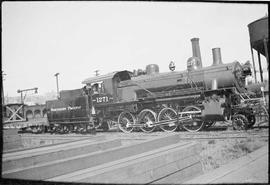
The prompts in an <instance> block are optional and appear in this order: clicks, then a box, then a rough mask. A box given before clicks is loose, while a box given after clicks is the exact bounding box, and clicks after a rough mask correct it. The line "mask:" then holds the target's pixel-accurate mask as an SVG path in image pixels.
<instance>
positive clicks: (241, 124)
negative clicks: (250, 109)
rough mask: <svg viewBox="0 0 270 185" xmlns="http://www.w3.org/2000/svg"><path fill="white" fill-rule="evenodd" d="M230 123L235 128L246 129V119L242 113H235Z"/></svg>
mask: <svg viewBox="0 0 270 185" xmlns="http://www.w3.org/2000/svg"><path fill="white" fill-rule="evenodd" d="M232 125H233V128H234V129H235V130H246V129H247V127H248V120H247V118H246V117H245V116H244V115H242V114H235V115H234V116H233V119H232Z"/></svg>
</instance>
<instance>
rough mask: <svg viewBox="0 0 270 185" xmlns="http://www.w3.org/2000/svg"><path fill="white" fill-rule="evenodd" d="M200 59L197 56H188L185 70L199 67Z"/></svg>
mask: <svg viewBox="0 0 270 185" xmlns="http://www.w3.org/2000/svg"><path fill="white" fill-rule="evenodd" d="M200 64H201V61H200V59H199V58H198V57H190V58H189V59H188V60H187V70H188V71H193V70H196V69H198V68H199V67H200Z"/></svg>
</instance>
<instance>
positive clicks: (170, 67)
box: [169, 61, 175, 71]
mask: <svg viewBox="0 0 270 185" xmlns="http://www.w3.org/2000/svg"><path fill="white" fill-rule="evenodd" d="M169 69H170V70H171V71H174V70H175V64H174V62H173V61H171V62H170V64H169Z"/></svg>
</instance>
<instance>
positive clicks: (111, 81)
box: [82, 71, 131, 104]
mask: <svg viewBox="0 0 270 185" xmlns="http://www.w3.org/2000/svg"><path fill="white" fill-rule="evenodd" d="M130 79H131V72H129V71H118V72H113V73H109V74H106V75H100V76H95V77H91V78H88V79H86V80H84V81H83V82H82V83H83V84H86V85H87V86H89V87H91V89H92V90H91V92H92V93H91V95H92V101H93V103H94V104H106V103H111V102H117V101H118V94H117V87H118V85H119V83H120V82H121V81H126V80H130Z"/></svg>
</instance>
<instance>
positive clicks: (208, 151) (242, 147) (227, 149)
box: [200, 138, 268, 172]
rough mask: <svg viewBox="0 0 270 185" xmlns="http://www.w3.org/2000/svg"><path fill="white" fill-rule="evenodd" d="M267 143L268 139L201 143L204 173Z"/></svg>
mask: <svg viewBox="0 0 270 185" xmlns="http://www.w3.org/2000/svg"><path fill="white" fill-rule="evenodd" d="M267 143H268V139H254V138H247V139H227V140H209V141H201V144H202V151H201V153H200V155H201V163H202V166H203V170H204V172H207V171H211V170H213V169H216V168H218V167H220V166H222V165H224V164H227V163H229V162H231V161H232V160H235V159H237V158H239V157H242V156H244V155H247V154H248V153H251V152H253V151H255V150H257V149H259V148H260V147H262V146H264V145H265V144H267Z"/></svg>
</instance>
